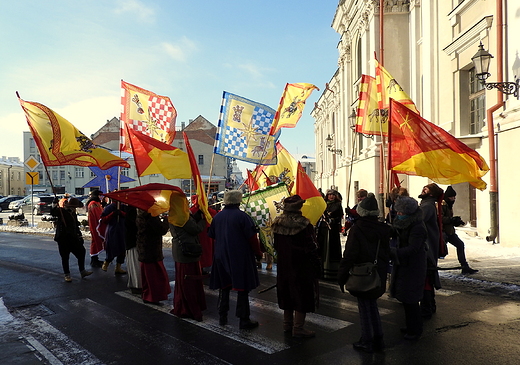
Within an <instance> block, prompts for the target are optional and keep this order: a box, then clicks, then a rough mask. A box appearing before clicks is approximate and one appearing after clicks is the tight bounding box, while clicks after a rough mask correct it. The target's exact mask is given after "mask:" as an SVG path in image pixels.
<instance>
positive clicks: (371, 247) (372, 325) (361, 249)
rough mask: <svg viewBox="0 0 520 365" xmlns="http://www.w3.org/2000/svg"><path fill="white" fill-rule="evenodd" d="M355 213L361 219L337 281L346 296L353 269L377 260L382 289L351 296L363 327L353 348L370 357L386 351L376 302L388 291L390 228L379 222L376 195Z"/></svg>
mask: <svg viewBox="0 0 520 365" xmlns="http://www.w3.org/2000/svg"><path fill="white" fill-rule="evenodd" d="M356 211H357V213H358V214H359V218H358V219H357V221H356V224H354V225H353V226H352V227H351V228H350V230H349V234H348V237H347V242H346V243H345V250H344V251H343V258H342V260H341V262H340V268H339V271H338V279H337V280H338V284H339V286H340V289H341V291H342V292H344V285H345V284H346V282H347V280H348V277H349V275H350V274H349V271H350V269H351V268H352V267H353V266H354V265H355V264H361V263H365V262H374V260H375V259H377V272H378V274H379V277H380V279H381V287H380V288H377V289H375V290H373V291H369V292H354V291H351V292H350V294H352V295H354V296H355V297H357V300H358V309H359V317H360V324H361V338H360V340H359V341H357V342H355V343H354V344H353V346H354V348H355V349H356V350H360V351H364V352H369V353H370V352H373V351H382V350H384V347H385V345H384V341H383V328H382V326H381V318H380V316H379V309H378V307H377V298H379V297H380V296H381V295H383V294H384V293H385V291H386V276H387V270H388V268H387V265H388V260H389V254H390V246H389V242H390V233H391V228H390V226H388V225H387V224H385V223H382V222H379V220H378V217H379V207H378V205H377V200H376V197H375V196H374V194H373V193H368V194H367V196H366V198H365V199H363V200H361V201H360V202H359V204H358V205H357V208H356ZM378 246H379V248H378ZM376 252H377V257H376Z"/></svg>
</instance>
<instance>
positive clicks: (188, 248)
mask: <svg viewBox="0 0 520 365" xmlns="http://www.w3.org/2000/svg"><path fill="white" fill-rule="evenodd" d="M172 240H176V241H177V242H178V243H179V247H180V248H181V252H182V254H183V255H184V256H188V257H199V256H201V255H202V245H201V244H200V242H185V241H181V239H180V237H179V234H178V233H177V231H176V230H175V229H174V230H173V232H172Z"/></svg>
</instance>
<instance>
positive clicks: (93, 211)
mask: <svg viewBox="0 0 520 365" xmlns="http://www.w3.org/2000/svg"><path fill="white" fill-rule="evenodd" d="M102 193H103V192H102V191H100V190H94V191H91V192H90V198H89V199H88V200H87V204H86V205H87V218H88V227H89V230H90V236H91V243H90V266H92V267H101V266H103V261H100V260H99V254H100V253H102V252H103V251H104V250H105V242H104V240H103V238H102V237H101V236H100V235H99V232H98V231H97V226H98V224H99V220H100V219H101V213H103V206H102V205H101V199H100V195H101V194H102Z"/></svg>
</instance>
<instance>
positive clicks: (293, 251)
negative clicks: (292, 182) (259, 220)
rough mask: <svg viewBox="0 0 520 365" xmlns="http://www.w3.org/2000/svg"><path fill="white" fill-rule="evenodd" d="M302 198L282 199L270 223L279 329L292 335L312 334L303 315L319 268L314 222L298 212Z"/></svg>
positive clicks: (310, 307) (313, 298)
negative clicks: (275, 261) (280, 209)
mask: <svg viewBox="0 0 520 365" xmlns="http://www.w3.org/2000/svg"><path fill="white" fill-rule="evenodd" d="M304 203H305V200H303V199H302V198H301V197H300V196H299V195H293V196H291V197H287V198H285V199H284V200H283V213H282V214H281V215H279V216H278V217H276V218H275V220H274V222H273V224H272V226H271V227H272V231H273V233H274V248H275V250H276V253H277V258H278V270H277V276H276V289H277V295H278V305H279V307H280V309H283V311H284V312H283V313H284V316H283V318H284V319H283V331H284V332H285V333H292V336H293V337H304V338H308V337H314V336H315V333H314V332H313V331H309V330H307V329H305V328H304V324H305V316H306V313H308V312H314V310H315V301H316V295H315V293H316V292H317V286H318V278H319V276H320V271H321V263H320V259H319V257H318V252H317V250H318V246H317V240H316V234H315V231H314V226H313V225H312V224H311V223H310V222H309V220H308V219H307V218H305V217H304V216H303V215H302V211H301V208H302V206H303V204H304Z"/></svg>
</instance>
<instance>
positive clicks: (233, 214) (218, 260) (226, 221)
mask: <svg viewBox="0 0 520 365" xmlns="http://www.w3.org/2000/svg"><path fill="white" fill-rule="evenodd" d="M241 202H242V192H241V191H240V190H229V191H226V192H225V193H224V209H222V210H221V211H220V212H219V213H218V214H216V215H215V217H213V221H212V222H211V225H210V226H209V230H208V236H209V237H211V238H214V239H215V243H214V246H213V247H214V248H213V250H214V251H213V267H212V269H211V277H210V284H209V287H210V288H211V289H219V298H218V313H219V316H220V319H219V324H220V325H221V326H224V325H226V324H227V323H228V311H229V294H230V291H231V290H232V289H233V290H235V291H236V292H237V307H236V312H235V314H236V316H237V317H238V318H240V324H239V327H240V329H251V328H255V327H257V326H258V322H256V321H252V320H251V319H250V318H249V316H250V309H249V292H250V291H251V290H252V289H254V288H256V287H257V286H258V285H259V284H260V282H259V280H258V271H257V268H256V260H255V258H261V257H262V252H261V251H260V241H259V240H258V228H257V227H256V226H255V223H254V222H253V220H252V219H251V217H250V216H249V215H247V213H245V212H243V211H242V210H240V203H241Z"/></svg>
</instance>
